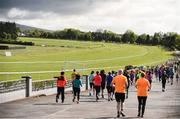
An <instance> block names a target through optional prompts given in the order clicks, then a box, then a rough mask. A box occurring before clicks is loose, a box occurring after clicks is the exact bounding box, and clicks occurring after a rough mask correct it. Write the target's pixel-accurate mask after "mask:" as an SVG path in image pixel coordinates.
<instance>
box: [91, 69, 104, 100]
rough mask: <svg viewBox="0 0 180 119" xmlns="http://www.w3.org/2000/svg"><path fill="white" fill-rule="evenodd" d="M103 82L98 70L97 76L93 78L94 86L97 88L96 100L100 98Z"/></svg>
mask: <svg viewBox="0 0 180 119" xmlns="http://www.w3.org/2000/svg"><path fill="white" fill-rule="evenodd" d="M101 82H102V78H101V76H100V75H99V71H96V76H95V77H94V79H93V83H94V87H95V89H96V101H98V100H99V93H100V90H101Z"/></svg>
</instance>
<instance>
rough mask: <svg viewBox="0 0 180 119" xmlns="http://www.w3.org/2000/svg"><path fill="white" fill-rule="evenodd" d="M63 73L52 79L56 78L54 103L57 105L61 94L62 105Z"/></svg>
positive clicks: (64, 83)
mask: <svg viewBox="0 0 180 119" xmlns="http://www.w3.org/2000/svg"><path fill="white" fill-rule="evenodd" d="M64 74H65V72H61V76H59V77H54V78H57V95H56V102H57V103H58V99H59V95H60V94H61V102H62V103H64V98H65V97H64V88H65V85H66V82H67V81H66V78H65V77H64Z"/></svg>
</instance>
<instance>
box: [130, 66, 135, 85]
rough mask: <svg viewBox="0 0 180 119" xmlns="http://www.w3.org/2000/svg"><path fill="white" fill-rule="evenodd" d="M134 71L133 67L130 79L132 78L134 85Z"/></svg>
mask: <svg viewBox="0 0 180 119" xmlns="http://www.w3.org/2000/svg"><path fill="white" fill-rule="evenodd" d="M134 77H135V76H134V71H133V69H132V70H131V73H130V80H131V85H133V82H134Z"/></svg>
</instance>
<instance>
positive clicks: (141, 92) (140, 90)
mask: <svg viewBox="0 0 180 119" xmlns="http://www.w3.org/2000/svg"><path fill="white" fill-rule="evenodd" d="M136 88H137V98H138V115H137V116H138V117H140V116H141V117H142V118H143V116H144V112H145V106H146V100H147V96H148V90H149V88H150V84H149V81H148V80H147V79H146V78H145V73H144V72H142V73H141V78H140V79H138V80H137V82H136Z"/></svg>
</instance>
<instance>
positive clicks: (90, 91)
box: [88, 71, 94, 96]
mask: <svg viewBox="0 0 180 119" xmlns="http://www.w3.org/2000/svg"><path fill="white" fill-rule="evenodd" d="M88 78H89V85H90V90H89V96H91V95H92V94H93V95H94V83H93V79H94V71H91V74H90V75H89V77H88ZM92 92H93V93H92ZM91 93H92V94H91Z"/></svg>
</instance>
